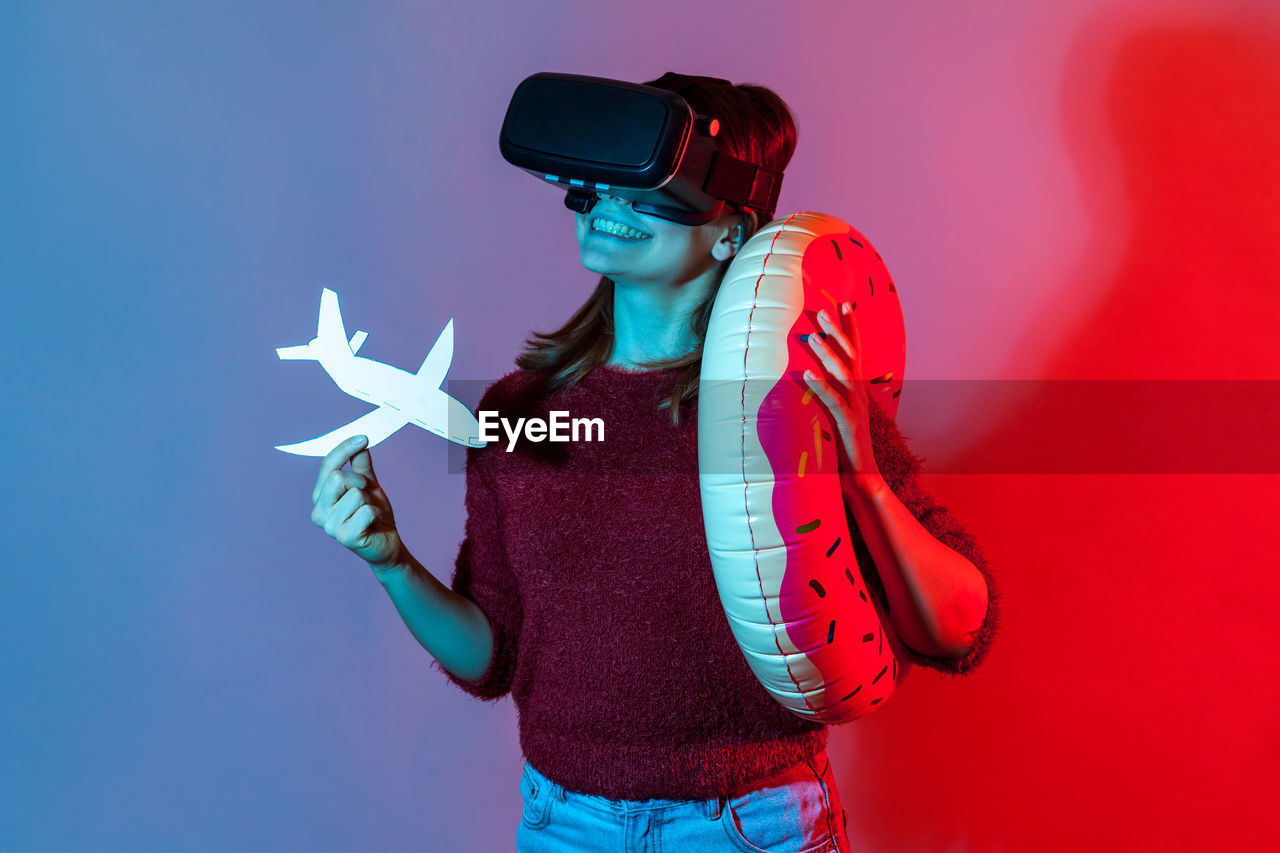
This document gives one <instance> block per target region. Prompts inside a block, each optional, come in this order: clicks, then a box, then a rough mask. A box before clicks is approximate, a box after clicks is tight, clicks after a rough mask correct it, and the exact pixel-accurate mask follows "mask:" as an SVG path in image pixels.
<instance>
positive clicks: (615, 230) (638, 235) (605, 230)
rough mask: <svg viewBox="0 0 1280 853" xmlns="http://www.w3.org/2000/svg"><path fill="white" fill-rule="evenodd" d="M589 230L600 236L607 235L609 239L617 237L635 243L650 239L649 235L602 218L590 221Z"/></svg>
mask: <svg viewBox="0 0 1280 853" xmlns="http://www.w3.org/2000/svg"><path fill="white" fill-rule="evenodd" d="M591 230H592V231H595V232H597V233H600V234H608V235H609V236H611V237H618V238H621V239H623V240H632V241H634V242H637V243H638V242H640V241H641V240H648V239H649V238H650V235H649V234H646V233H644V232H643V231H637V230H636V229H634V228H631V227H630V226H627V225H623V224H622V223H621V222H614V221H613V220H612V219H605V218H603V217H596V218H595V219H592V220H591Z"/></svg>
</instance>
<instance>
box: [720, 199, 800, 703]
mask: <svg viewBox="0 0 1280 853" xmlns="http://www.w3.org/2000/svg"><path fill="white" fill-rule="evenodd" d="M804 212H805V211H799V212H797V213H793V214H791V215H790V216H788V217H787V218H786V219H785V220H784V221H783V223H782V226H781V227H780V228H779V229H778V231H777V233H776V234H774V235H773V239H772V240H770V241H769V251H768V252H766V253H765V256H764V260H763V261H761V263H760V275H758V276H756V284H755V290H754V291H753V292H752V298H751V311H750V312H749V313H748V314H747V342H746V344H745V345H744V346H743V348H742V377H743V383H742V400H741V405H740V406H739V408H740V409H741V410H742V424H741V428H740V429H739V430H738V432H739V434H740V435H741V437H742V446H741V448H740V452H739V454H738V458H739V459H741V460H742V503H743V509H745V510H746V517H747V530H749V531H750V532H751V553H752V554H753V555H755V556H754V558H753V559H754V561H755V565H756V587H757V588H758V589H759V590H760V600H761V601H762V602H764V615H765V617H766V618H767V619H768V620H769V627H770V628H771V629H772V630H771V631H770V634H771V635H772V636H773V645H774V648H776V649H777V650H778V654H779V656H781V657H782V659H783V660H784V661H786V662H787V664H786V665H787V675H788V676H789V677H790V678H791V684H792V686H794V687H795V688H796V692H797V693H799V694H800V698H801V699H802V700H804V706H805V708H806V709H808V710H809V711H811V712H813V713H814V714H815V715H816V714H817V711H816V709H815V708H814V707H813V705H811V704H810V703H809V697H808V695H806V694H805V692H804V690H803V689H802V688H801V686H800V683H799V681H797V680H796V677H795V674H794V673H793V672H792V671H791V662H790V660H788V658H787V653H786V652H784V651H783V650H782V646H781V645H780V644H779V643H778V625H777V623H776V622H774V621H773V617H772V616H771V615H770V614H769V602H768V599H767V598H766V597H765V593H764V581H763V580H762V579H761V578H760V552H759V550H757V549H756V531H755V528H754V527H753V526H752V524H751V506H750V503H749V501H748V499H747V486H748V483H747V383H746V378H747V354H748V353H749V352H750V350H751V321H752V319H753V318H754V317H755V315H756V304H757V303H758V302H759V297H760V281H761V280H762V279H763V278H764V277H765V275H766V274H767V271H768V267H769V258H771V257H773V247H774V245H775V244H776V243H777V242H778V239H779V238H780V237H781V236H782V235H783V234H784V233H786V230H787V226H788V225H789V224H790V223H791V220H792V219H795V218H796V217H797V216H799V215H800V214H801V213H804ZM784 378H785V376H784ZM757 414H758V413H757ZM770 515H772V513H770ZM784 542H785V534H784ZM783 551H784V552H785V551H786V548H785V545H784V547H783ZM785 575H786V572H785V571H784V572H783V576H784V577H785ZM778 600H779V601H781V600H782V599H781V598H779V599H778Z"/></svg>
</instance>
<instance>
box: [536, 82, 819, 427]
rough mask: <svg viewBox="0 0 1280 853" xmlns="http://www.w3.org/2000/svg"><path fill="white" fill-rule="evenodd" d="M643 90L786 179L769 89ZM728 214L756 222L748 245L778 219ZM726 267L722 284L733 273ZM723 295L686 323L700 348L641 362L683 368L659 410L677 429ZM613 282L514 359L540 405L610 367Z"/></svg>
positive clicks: (669, 86) (687, 85) (792, 134)
mask: <svg viewBox="0 0 1280 853" xmlns="http://www.w3.org/2000/svg"><path fill="white" fill-rule="evenodd" d="M645 85H646V86H654V87H656V88H659V89H666V90H667V91H671V92H678V93H679V94H680V96H681V97H683V98H684V99H685V100H686V101H688V102H689V106H691V107H692V108H693V110H694V111H695V112H697V113H700V114H702V115H709V116H714V117H715V118H717V119H719V120H720V132H719V133H718V134H717V139H718V140H719V143H720V145H721V146H722V147H723V148H724V149H725V150H726V151H727V152H728V153H729V154H732V155H733V156H734V157H737V158H738V159H740V160H746V161H748V162H750V163H756V164H758V165H761V166H764V167H765V168H767V169H772V170H774V171H777V172H782V171H783V170H784V169H786V167H787V163H788V162H790V160H791V155H792V154H793V153H795V149H796V125H795V119H794V118H793V117H792V115H791V110H790V109H789V108H788V107H787V104H786V102H784V101H783V100H782V99H781V98H780V97H778V96H777V94H775V93H774V92H773V91H772V90H770V89H767V88H765V87H764V86H753V85H747V84H744V85H740V86H735V85H733V84H732V83H730V82H729V81H728V80H723V79H721V78H719V77H697V76H685V75H682V74H674V73H672V72H667V73H666V74H663V75H662V76H661V77H659V78H658V79H657V80H650V81H648V82H647V83H645ZM726 210H734V211H742V212H751V213H754V214H755V217H754V219H755V223H754V226H752V225H751V219H750V218H748V219H747V220H746V233H744V234H743V236H742V241H743V243H745V242H746V241H747V240H748V239H749V238H750V237H751V235H752V234H754V233H755V232H756V231H757V230H758V229H759V228H760V227H761V226H762V225H765V224H766V223H768V222H769V221H770V220H771V219H772V218H773V213H774V211H772V210H759V209H754V208H748V207H741V206H738V205H726ZM729 263H730V262H729V261H728V260H726V261H723V262H722V265H721V270H720V277H721V279H723V277H724V272H725V270H726V269H728V267H729ZM718 292H719V281H717V283H716V287H714V288H712V290H711V291H710V292H709V293H708V295H707V298H706V300H705V301H704V302H703V303H702V304H701V305H699V306H697V307H696V308H695V309H694V310H693V312H692V314H691V315H690V318H689V323H690V327H691V330H692V331H693V332H694V334H695V336H696V340H697V346H696V347H695V348H694V349H693V350H692V351H691V352H689V353H686V354H685V355H682V356H679V357H677V358H673V359H663V360H660V361H650V362H644V363H643V365H642V366H643V367H645V368H648V369H650V370H663V369H670V368H682V369H681V370H680V371H679V372H678V373H676V375H675V378H674V381H673V383H672V385H671V391H670V394H669V396H668V397H667V398H666V399H664V400H663V401H662V403H661V404H659V406H658V408H659V409H668V410H669V412H670V414H671V422H672V423H673V424H678V423H680V407H681V405H683V404H684V403H686V402H688V401H690V400H692V399H693V397H694V396H695V395H696V394H697V393H698V377H699V374H700V371H701V367H702V345H703V342H704V340H705V339H706V334H707V323H708V322H709V321H710V319H711V308H712V306H713V305H714V304H715V298H716V294H717V293H718ZM613 345H614V339H613V280H612V279H610V278H609V277H608V276H601V277H600V281H599V283H598V284H597V285H596V289H595V290H594V291H593V292H592V294H591V295H590V296H589V297H587V301H586V302H585V303H583V305H582V307H581V308H579V309H578V310H577V312H576V313H575V314H574V315H573V316H572V317H570V318H569V320H568V322H566V323H565V324H564V325H563V326H562V327H560V328H559V329H557V330H556V331H554V332H550V333H544V332H537V331H535V332H533V334H532V336H531V337H529V338H527V339H526V340H525V350H524V351H523V352H522V353H520V355H518V356H517V357H516V361H515V363H516V366H517V367H520V368H522V369H524V370H528V371H533V372H536V373H538V374H539V377H538V379H536V380H535V385H536V387H535V388H534V389H532V390H533V393H534V395H535V397H538V398H540V397H541V396H542V395H544V394H550V393H554V392H556V391H559V390H561V389H565V388H570V387H572V386H573V385H575V384H577V382H578V380H580V379H581V378H582V377H584V376H586V375H587V374H588V373H590V372H591V371H592V370H594V369H595V368H596V367H598V366H600V365H602V364H604V363H605V362H606V361H608V359H609V356H610V355H611V354H612V352H613Z"/></svg>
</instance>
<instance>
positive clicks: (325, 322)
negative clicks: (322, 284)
mask: <svg viewBox="0 0 1280 853" xmlns="http://www.w3.org/2000/svg"><path fill="white" fill-rule="evenodd" d="M366 337H368V335H366V334H365V333H364V332H356V333H355V334H354V335H352V336H351V340H347V330H346V327H345V326H343V324H342V312H341V311H340V310H339V309H338V294H336V293H334V292H333V291H332V290H330V289H329V288H327V287H326V288H325V289H324V292H323V293H321V294H320V321H319V323H318V324H317V326H316V337H315V338H314V339H312V341H311V342H310V343H306V344H303V345H302V346H297V347H277V348H276V355H278V356H280V358H283V359H314V360H316V361H319V360H321V359H322V358H324V357H326V356H330V355H336V356H343V355H355V354H356V352H357V351H358V350H359V349H360V346H361V344H363V343H364V339H365V338H366Z"/></svg>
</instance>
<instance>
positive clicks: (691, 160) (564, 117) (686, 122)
mask: <svg viewBox="0 0 1280 853" xmlns="http://www.w3.org/2000/svg"><path fill="white" fill-rule="evenodd" d="M718 127H719V123H718V121H717V120H716V119H715V118H714V117H712V116H702V115H698V114H696V113H694V111H693V110H692V108H690V106H689V104H688V103H687V102H686V101H685V100H684V98H682V97H680V95H678V94H677V93H675V92H669V91H667V90H665V89H658V88H655V87H652V86H642V85H639V84H636V83H628V82H625V81H622V80H610V79H606V78H603V77H586V76H583V75H577V74H556V73H550V72H542V73H538V74H534V75H532V76H530V77H528V78H526V79H525V80H524V81H523V82H521V83H520V85H519V86H518V87H516V91H515V94H513V95H512V97H511V103H510V104H509V105H508V106H507V114H506V117H505V118H504V119H503V122H502V132H501V134H500V136H499V140H498V144H499V148H500V149H501V151H502V156H503V158H505V159H506V160H507V162H509V163H511V164H512V165H514V166H518V167H519V168H521V169H524V170H525V171H526V172H528V173H529V174H531V175H533V176H535V177H537V178H539V179H541V180H543V181H546V182H548V183H553V184H557V185H560V186H562V187H564V188H565V189H566V190H567V194H566V197H565V205H566V206H567V207H569V208H570V209H571V210H576V211H578V212H580V213H586V212H587V211H589V210H590V209H591V207H592V205H594V204H595V201H596V199H597V198H598V195H599V194H601V193H605V194H608V195H614V196H617V197H619V198H624V199H627V200H628V201H630V202H632V206H633V208H634V209H635V210H636V211H637V212H638V213H646V214H649V215H651V216H657V217H659V218H662V219H667V220H670V221H672V222H679V223H681V224H683V225H699V224H702V223H704V222H709V221H711V220H712V219H714V218H715V217H716V216H718V215H719V214H720V213H721V212H722V211H723V210H724V207H725V202H729V203H732V204H736V205H742V206H749V207H753V208H756V209H758V210H762V211H765V212H767V213H769V214H772V212H773V210H774V209H775V207H776V206H777V201H778V191H779V189H780V188H781V185H782V175H781V173H778V172H772V171H769V170H767V169H764V168H761V167H759V166H756V165H754V164H751V163H747V162H744V161H742V160H738V159H737V158H735V157H731V156H729V155H727V154H725V153H724V152H722V151H720V150H718V149H717V146H716V140H715V134H716V131H717V130H718Z"/></svg>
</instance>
